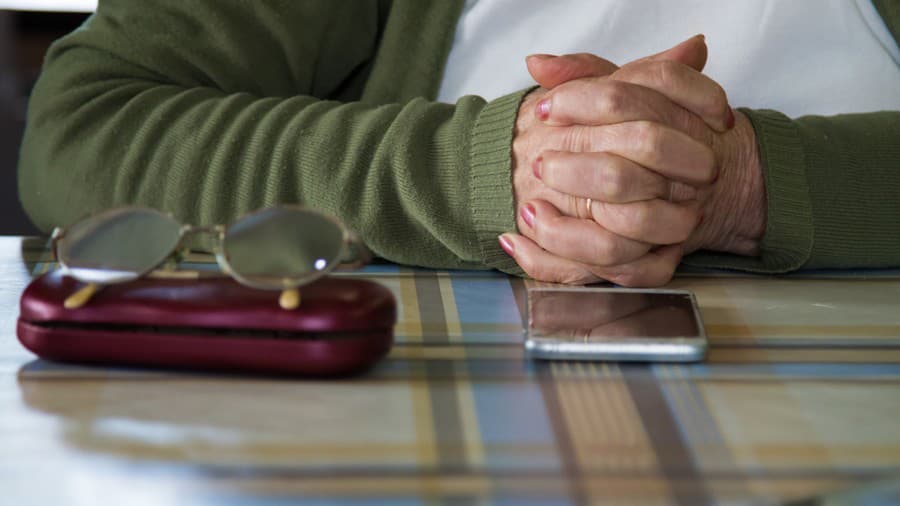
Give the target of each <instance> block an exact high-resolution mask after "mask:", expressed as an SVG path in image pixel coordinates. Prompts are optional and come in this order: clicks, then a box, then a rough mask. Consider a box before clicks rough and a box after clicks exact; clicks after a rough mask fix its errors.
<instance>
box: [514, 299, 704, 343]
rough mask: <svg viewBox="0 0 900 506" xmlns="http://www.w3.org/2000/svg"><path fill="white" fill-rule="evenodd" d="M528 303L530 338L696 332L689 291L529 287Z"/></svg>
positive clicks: (689, 334) (670, 335) (580, 338)
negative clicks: (685, 292) (658, 291)
mask: <svg viewBox="0 0 900 506" xmlns="http://www.w3.org/2000/svg"><path fill="white" fill-rule="evenodd" d="M528 307H529V321H528V325H529V334H530V335H531V336H532V337H547V338H550V337H552V338H555V339H562V340H567V341H581V342H591V341H606V340H614V339H618V338H673V337H694V336H697V335H698V334H699V333H700V329H699V328H698V326H697V320H696V318H695V315H694V309H693V304H692V300H691V297H690V295H688V294H676V293H652V292H649V293H648V292H634V293H630V292H628V291H591V290H531V291H529V304H528Z"/></svg>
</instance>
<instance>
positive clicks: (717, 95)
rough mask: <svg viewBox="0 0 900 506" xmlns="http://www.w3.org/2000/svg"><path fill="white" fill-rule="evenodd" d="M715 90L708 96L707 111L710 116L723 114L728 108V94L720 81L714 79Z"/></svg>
mask: <svg viewBox="0 0 900 506" xmlns="http://www.w3.org/2000/svg"><path fill="white" fill-rule="evenodd" d="M712 84H713V92H712V93H711V94H709V95H708V96H707V101H706V104H705V105H706V111H705V113H706V114H708V115H710V116H719V117H720V116H723V115H725V113H726V110H727V109H728V95H726V94H725V89H724V88H722V86H721V85H719V83H717V82H715V81H712Z"/></svg>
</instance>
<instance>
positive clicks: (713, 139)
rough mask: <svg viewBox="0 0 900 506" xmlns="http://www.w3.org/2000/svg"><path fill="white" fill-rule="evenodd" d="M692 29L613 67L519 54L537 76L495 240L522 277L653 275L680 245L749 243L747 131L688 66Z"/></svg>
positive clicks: (753, 170)
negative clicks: (502, 229)
mask: <svg viewBox="0 0 900 506" xmlns="http://www.w3.org/2000/svg"><path fill="white" fill-rule="evenodd" d="M705 63H706V44H705V41H704V39H703V37H702V36H697V37H693V38H691V39H688V40H687V41H685V42H683V43H681V44H679V45H677V46H675V47H674V48H672V49H669V50H667V51H665V52H663V53H659V54H657V55H653V56H650V57H647V58H643V59H640V60H636V61H634V62H631V63H628V64H626V65H624V66H622V67H621V68H618V67H616V66H615V65H614V64H612V63H610V62H608V61H606V60H604V59H602V58H599V57H597V56H593V55H589V54H578V55H568V56H560V57H554V56H548V55H533V56H531V57H529V58H528V61H527V64H528V69H529V71H530V72H531V75H532V76H533V77H534V78H535V80H536V81H537V82H538V84H540V85H541V86H542V88H540V89H536V90H535V91H533V92H531V93H530V94H529V95H528V96H527V97H526V98H525V100H524V101H523V103H522V105H521V107H520V109H519V118H518V121H517V123H516V136H515V140H514V142H513V186H514V191H515V198H516V205H517V208H518V216H517V225H518V229H519V231H520V233H521V235H519V234H503V235H502V236H500V244H501V246H502V247H503V249H504V250H505V251H506V252H507V253H509V254H510V255H511V256H512V257H513V258H514V259H515V260H516V262H517V263H518V264H519V265H520V266H521V267H522V268H523V269H524V270H525V272H526V273H528V275H530V276H531V277H533V278H535V279H538V280H542V281H552V282H560V283H590V282H594V281H599V280H608V281H612V282H614V283H617V284H621V285H625V286H656V285H662V284H665V283H666V282H667V281H668V280H669V279H670V278H671V277H672V273H673V272H674V270H675V268H676V267H677V265H678V263H679V262H680V260H681V257H682V255H683V254H685V253H690V252H692V251H695V250H698V249H709V250H716V251H726V252H732V253H737V254H742V255H749V254H754V253H756V252H757V250H758V248H759V240H760V238H761V237H762V234H763V232H764V230H765V224H766V217H765V216H766V211H765V188H764V183H763V176H762V170H761V167H760V162H759V158H758V155H757V146H756V138H755V135H754V133H753V128H752V127H751V125H750V124H749V121H748V120H747V119H746V117H745V116H744V115H743V114H741V113H740V112H737V111H733V110H732V108H731V107H730V106H729V104H728V99H727V97H726V94H725V91H724V90H722V88H721V87H720V86H719V85H718V84H717V83H716V82H715V81H713V80H712V79H710V78H709V77H707V76H705V75H704V74H702V73H701V71H702V69H703V67H704V65H705Z"/></svg>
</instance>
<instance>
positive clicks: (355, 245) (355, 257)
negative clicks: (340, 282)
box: [340, 232, 372, 269]
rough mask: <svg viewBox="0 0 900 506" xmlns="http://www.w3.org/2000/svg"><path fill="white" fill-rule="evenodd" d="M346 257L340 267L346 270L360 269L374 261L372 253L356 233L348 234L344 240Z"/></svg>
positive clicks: (342, 259)
mask: <svg viewBox="0 0 900 506" xmlns="http://www.w3.org/2000/svg"><path fill="white" fill-rule="evenodd" d="M344 244H345V246H346V255H345V257H344V258H341V261H340V266H341V268H344V269H359V268H360V267H362V266H364V265H366V264H368V263H369V262H371V261H372V252H371V251H369V248H368V247H366V245H365V243H364V242H363V241H362V239H360V238H359V235H357V234H356V233H355V232H347V238H346V239H345V240H344Z"/></svg>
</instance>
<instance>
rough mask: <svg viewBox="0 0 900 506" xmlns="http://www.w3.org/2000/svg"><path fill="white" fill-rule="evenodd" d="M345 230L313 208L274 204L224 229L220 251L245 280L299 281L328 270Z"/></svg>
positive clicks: (340, 250) (267, 283) (341, 245)
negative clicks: (222, 251)
mask: <svg viewBox="0 0 900 506" xmlns="http://www.w3.org/2000/svg"><path fill="white" fill-rule="evenodd" d="M343 249H344V231H343V228H342V227H341V226H339V225H338V224H337V223H336V222H334V221H332V220H330V219H329V218H327V217H326V216H324V215H321V214H319V213H316V212H312V211H308V210H304V209H298V208H284V207H275V208H271V209H266V210H263V211H260V212H257V213H254V214H252V215H250V216H248V217H246V218H244V219H242V220H240V221H239V222H237V223H235V224H234V225H232V226H231V227H229V228H228V231H227V233H226V235H225V240H224V243H223V250H224V253H225V255H226V258H227V259H228V263H229V266H230V268H231V270H232V271H233V272H234V273H235V274H237V275H238V276H241V277H243V278H244V279H246V280H247V281H249V282H251V283H254V284H257V285H263V286H271V287H273V288H277V287H281V286H285V285H291V284H299V283H303V282H305V281H308V280H310V279H312V278H315V277H317V276H318V275H319V274H320V273H322V272H327V271H328V270H331V268H332V267H334V265H335V264H337V263H338V262H339V261H340V260H341V255H342V253H343Z"/></svg>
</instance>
